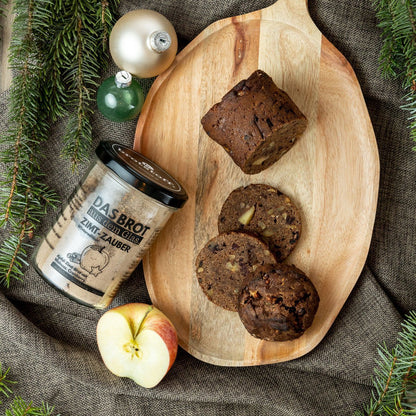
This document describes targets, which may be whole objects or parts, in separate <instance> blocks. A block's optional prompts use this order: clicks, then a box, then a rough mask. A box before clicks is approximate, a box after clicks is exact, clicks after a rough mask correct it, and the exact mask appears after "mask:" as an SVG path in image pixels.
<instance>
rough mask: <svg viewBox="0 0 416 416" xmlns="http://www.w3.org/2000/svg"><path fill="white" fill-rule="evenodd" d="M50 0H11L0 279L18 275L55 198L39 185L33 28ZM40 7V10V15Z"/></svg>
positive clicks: (38, 75)
mask: <svg viewBox="0 0 416 416" xmlns="http://www.w3.org/2000/svg"><path fill="white" fill-rule="evenodd" d="M50 2H51V0H36V1H35V0H16V2H15V4H14V12H15V14H16V17H15V19H14V22H13V38H12V42H11V46H10V48H9V60H10V67H11V68H12V69H13V70H14V72H15V76H14V77H13V80H12V86H11V89H10V105H9V118H10V126H9V129H8V131H7V132H6V133H5V134H3V135H2V136H1V138H0V143H1V144H2V145H3V146H4V150H3V151H2V153H1V155H0V162H1V163H4V164H5V165H6V166H7V167H8V169H7V170H6V171H5V172H4V177H3V178H2V180H1V182H0V200H1V205H2V206H3V207H4V209H2V211H1V214H0V226H2V227H7V231H8V234H9V237H7V238H6V239H5V241H3V243H2V245H1V247H0V282H1V283H3V284H4V285H6V286H9V284H10V280H11V279H13V278H15V279H21V276H22V267H23V266H24V265H26V264H27V261H26V249H27V248H28V247H29V244H28V240H30V238H31V236H32V235H33V232H34V229H35V227H36V225H37V224H38V223H39V221H40V219H41V218H42V217H43V215H44V214H45V212H46V209H47V208H48V207H50V206H53V205H54V203H56V202H57V200H58V198H57V196H56V195H55V193H54V192H53V191H51V190H50V189H49V188H48V187H47V186H46V185H44V181H45V176H44V174H43V173H42V172H41V170H40V166H39V163H40V162H41V160H42V159H41V158H42V153H41V146H42V144H43V142H44V141H46V140H47V138H48V129H49V124H48V122H47V115H46V114H45V113H44V112H43V111H42V106H41V100H40V99H39V96H40V92H41V89H42V81H43V77H42V63H43V62H42V56H41V54H40V51H39V48H38V47H37V43H36V36H35V31H38V30H39V28H40V27H42V26H43V27H44V26H45V24H46V23H47V21H48V18H49V15H48V14H47V13H43V10H44V8H45V6H46V5H48V4H50ZM40 11H42V13H40Z"/></svg>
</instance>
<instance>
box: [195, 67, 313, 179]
mask: <svg viewBox="0 0 416 416" xmlns="http://www.w3.org/2000/svg"><path fill="white" fill-rule="evenodd" d="M201 123H202V126H203V127H204V129H205V131H206V133H207V134H208V136H210V137H211V138H212V139H213V140H215V141H216V142H217V143H219V144H220V145H221V146H223V147H224V149H225V150H226V151H227V152H228V154H229V155H230V156H231V157H232V159H233V160H234V162H235V163H236V164H237V165H238V166H239V167H240V168H241V170H242V171H243V172H244V173H247V174H255V173H259V172H261V171H263V170H264V169H266V168H268V167H269V166H271V165H272V164H273V163H275V162H276V161H277V160H278V159H280V157H281V156H283V154H284V153H286V152H287V151H288V150H289V149H291V148H292V146H293V145H294V143H295V141H296V139H297V138H298V137H299V136H300V135H301V134H302V133H303V132H304V131H305V129H306V125H307V121H306V117H305V116H304V115H303V114H302V113H301V111H300V110H299V109H298V107H297V106H296V104H295V103H294V102H293V101H292V100H291V98H290V97H289V96H288V95H287V94H286V93H285V92H284V91H282V90H281V89H279V88H278V87H277V86H276V84H275V83H274V82H273V80H272V79H271V78H270V76H269V75H267V74H266V73H265V72H263V71H261V70H257V71H255V72H254V73H253V74H251V75H250V77H249V78H248V79H246V80H242V81H240V82H239V83H238V84H237V85H236V86H234V87H233V88H232V89H231V90H230V91H229V92H228V93H227V94H226V95H225V96H224V97H223V98H222V100H221V102H219V103H217V104H215V105H214V106H213V107H212V108H211V109H210V110H209V111H208V112H207V113H206V114H205V115H204V117H203V118H202V120H201Z"/></svg>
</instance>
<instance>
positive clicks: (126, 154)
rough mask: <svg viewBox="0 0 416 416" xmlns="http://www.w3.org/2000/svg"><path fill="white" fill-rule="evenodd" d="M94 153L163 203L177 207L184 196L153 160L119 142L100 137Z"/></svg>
mask: <svg viewBox="0 0 416 416" xmlns="http://www.w3.org/2000/svg"><path fill="white" fill-rule="evenodd" d="M95 153H96V154H97V156H98V158H99V159H100V160H101V161H102V162H103V163H104V164H105V165H106V166H107V167H108V168H109V169H111V170H112V171H113V172H115V173H116V174H117V175H118V176H119V177H120V178H122V179H123V180H124V181H125V182H127V183H128V184H130V185H132V186H134V187H135V188H136V189H138V190H140V191H141V192H143V193H144V194H146V195H148V196H150V197H152V198H154V199H156V200H157V201H159V202H161V203H162V204H164V205H167V206H169V207H172V208H181V207H182V206H183V204H184V203H185V202H186V200H187V199H188V196H187V195H186V192H185V190H184V189H183V187H182V186H181V185H180V184H179V183H178V181H176V180H175V179H174V178H172V176H170V175H169V174H168V173H167V172H166V171H164V170H163V169H162V168H161V167H160V166H158V165H157V164H156V163H154V162H152V161H151V160H149V159H147V158H146V157H144V156H143V155H141V154H140V153H138V152H136V151H134V150H133V149H131V148H129V147H127V146H125V145H123V144H120V143H116V142H113V141H101V142H100V143H99V145H98V147H97V149H96V150H95Z"/></svg>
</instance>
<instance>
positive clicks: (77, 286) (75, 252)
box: [34, 142, 187, 309]
mask: <svg viewBox="0 0 416 416" xmlns="http://www.w3.org/2000/svg"><path fill="white" fill-rule="evenodd" d="M186 200H187V195H186V192H185V190H184V189H183V188H182V186H181V185H180V184H179V183H178V182H177V181H176V180H175V179H174V178H172V176H170V175H169V174H168V173H167V172H165V171H164V170H163V169H161V168H160V167H159V166H158V165H156V164H155V163H153V162H152V161H150V160H149V159H147V158H145V157H144V156H143V155H141V154H140V153H137V152H135V151H134V150H132V149H130V148H128V147H127V146H124V145H122V144H119V143H115V142H101V143H100V144H99V146H98V147H97V149H96V157H95V160H94V161H93V163H91V165H90V167H89V169H88V171H87V173H86V175H85V176H84V179H83V180H82V181H81V183H80V184H79V186H78V187H77V189H76V190H75V192H74V193H73V195H72V197H71V198H70V200H69V202H68V203H67V204H66V206H65V207H64V208H63V210H62V213H61V215H60V216H59V217H58V219H57V221H56V222H55V224H54V225H53V227H52V228H51V229H50V230H49V232H48V233H47V234H46V236H45V237H44V238H43V240H42V241H41V243H40V245H39V246H38V248H37V250H36V252H35V254H34V266H35V268H36V270H37V271H38V273H39V274H40V275H41V276H42V277H43V278H44V279H45V280H46V281H47V282H49V283H50V284H51V285H52V286H54V287H55V288H56V289H58V290H59V291H60V292H62V293H63V294H65V295H67V296H68V297H70V298H71V299H74V300H76V301H78V302H79V303H81V304H84V305H87V306H91V307H94V308H97V309H103V308H106V307H107V306H108V305H109V304H110V303H111V301H112V300H113V298H114V296H115V294H116V293H117V290H118V288H119V287H120V285H121V283H122V282H123V281H124V280H126V279H127V278H128V277H129V276H130V274H131V273H132V272H133V270H134V269H135V268H136V267H137V265H138V264H139V263H140V261H141V259H142V257H143V256H144V254H145V253H146V251H147V250H148V248H149V247H150V246H151V244H152V243H153V241H154V240H155V238H156V237H157V235H158V234H159V232H160V231H161V229H162V228H163V226H164V225H165V224H166V222H167V221H168V219H169V218H170V216H171V215H172V213H173V212H175V211H176V210H177V209H179V208H181V207H182V206H183V204H184V203H185V202H186Z"/></svg>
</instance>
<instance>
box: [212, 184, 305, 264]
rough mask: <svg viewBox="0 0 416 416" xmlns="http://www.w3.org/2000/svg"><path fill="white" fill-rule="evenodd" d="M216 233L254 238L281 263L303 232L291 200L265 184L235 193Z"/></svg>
mask: <svg viewBox="0 0 416 416" xmlns="http://www.w3.org/2000/svg"><path fill="white" fill-rule="evenodd" d="M218 231H219V232H220V233H224V232H228V231H244V232H249V233H255V234H257V235H258V236H259V237H260V238H261V239H262V240H263V241H264V242H265V243H267V244H268V245H269V248H270V250H271V251H272V253H273V254H274V255H275V257H276V259H277V261H282V260H284V259H285V258H286V257H287V256H288V255H289V254H290V253H291V252H292V250H293V249H294V248H295V246H296V244H297V242H298V239H299V237H300V233H301V231H302V223H301V216H300V212H299V210H298V208H297V207H296V206H295V204H294V203H293V202H292V201H291V199H290V198H289V197H288V196H287V195H285V194H283V193H282V192H280V191H279V190H278V189H276V188H274V187H272V186H269V185H265V184H251V185H248V186H246V187H240V188H237V189H235V190H234V191H233V192H231V194H230V195H229V196H228V197H227V199H226V200H225V202H224V204H223V206H222V209H221V213H220V215H219V217H218Z"/></svg>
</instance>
